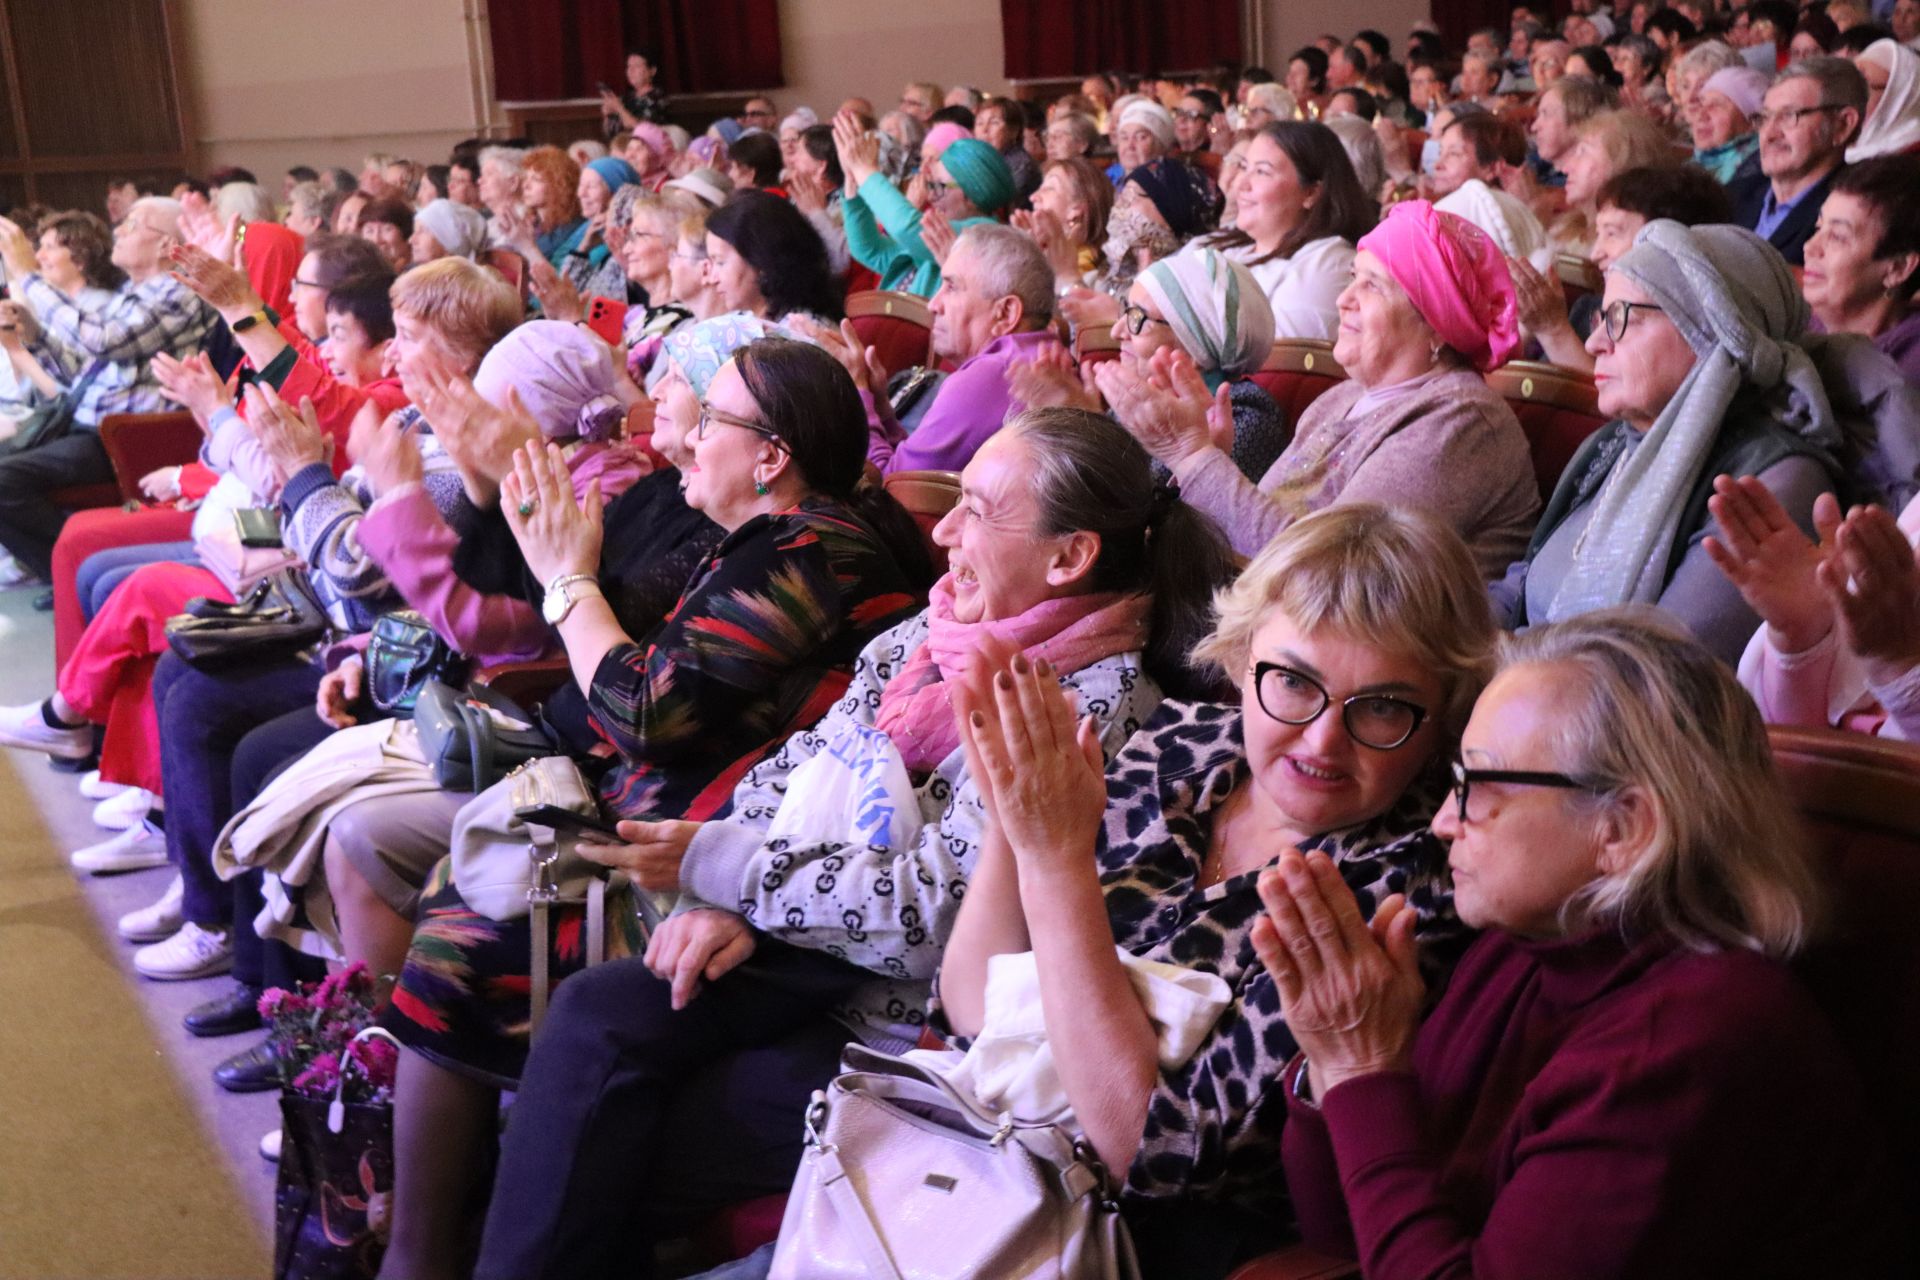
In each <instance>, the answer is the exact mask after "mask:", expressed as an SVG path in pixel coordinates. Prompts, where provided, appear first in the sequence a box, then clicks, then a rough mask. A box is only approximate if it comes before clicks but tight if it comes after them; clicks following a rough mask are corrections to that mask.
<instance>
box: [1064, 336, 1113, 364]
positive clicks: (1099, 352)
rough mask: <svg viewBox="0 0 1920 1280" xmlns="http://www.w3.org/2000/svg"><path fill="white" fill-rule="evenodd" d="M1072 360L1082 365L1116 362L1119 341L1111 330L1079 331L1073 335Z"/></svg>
mask: <svg viewBox="0 0 1920 1280" xmlns="http://www.w3.org/2000/svg"><path fill="white" fill-rule="evenodd" d="M1073 358H1074V359H1075V360H1077V361H1079V362H1080V363H1081V364H1083V365H1086V364H1105V363H1106V362H1107V361H1109V360H1118V359H1119V358H1120V339H1118V338H1116V337H1114V336H1113V330H1111V329H1094V328H1088V329H1080V330H1078V331H1076V332H1075V333H1074V335H1073Z"/></svg>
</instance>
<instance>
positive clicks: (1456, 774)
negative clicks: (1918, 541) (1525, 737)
mask: <svg viewBox="0 0 1920 1280" xmlns="http://www.w3.org/2000/svg"><path fill="white" fill-rule="evenodd" d="M1476 782H1496V783H1505V784H1508V785H1510V786H1516V787H1554V788H1556V789H1558V790H1561V791H1592V790H1594V789H1595V788H1593V787H1592V786H1589V785H1588V784H1587V783H1584V782H1582V781H1580V780H1579V779H1578V778H1571V777H1568V776H1567V775H1566V774H1564V773H1541V772H1539V771H1537V770H1533V769H1469V768H1468V767H1467V766H1466V765H1465V763H1463V762H1462V761H1459V760H1455V761H1454V762H1453V796H1454V803H1455V804H1456V805H1457V806H1458V812H1459V814H1460V822H1461V824H1462V825H1465V824H1466V823H1467V822H1468V821H1470V819H1469V818H1468V817H1467V795H1468V793H1469V792H1470V791H1472V789H1473V784H1474V783H1476ZM1484 820H1485V818H1484V816H1483V817H1482V818H1481V821H1484Z"/></svg>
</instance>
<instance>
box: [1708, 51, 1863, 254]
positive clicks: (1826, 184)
mask: <svg viewBox="0 0 1920 1280" xmlns="http://www.w3.org/2000/svg"><path fill="white" fill-rule="evenodd" d="M1866 115H1867V81H1866V78H1865V77H1864V76H1862V75H1861V74H1860V70H1859V68H1857V67H1855V66H1854V65H1853V64H1852V63H1851V62H1848V61H1847V60H1846V59H1845V58H1805V59H1802V60H1801V61H1799V62H1796V63H1793V64H1792V65H1790V66H1788V68H1787V69H1786V70H1785V71H1782V72H1781V73H1780V78H1779V79H1778V80H1775V81H1774V82H1773V87H1772V88H1770V89H1768V90H1767V96H1766V98H1765V99H1764V103H1763V105H1762V107H1761V109H1760V112H1759V114H1758V115H1757V116H1755V117H1754V119H1755V123H1756V125H1757V126H1758V129H1759V133H1760V172H1759V173H1758V174H1757V175H1754V176H1752V177H1749V178H1747V179H1746V180H1744V181H1740V182H1735V183H1732V184H1729V186H1728V188H1727V194H1728V195H1730V196H1732V197H1733V220H1734V222H1735V223H1737V224H1739V225H1740V226H1743V227H1747V228H1750V229H1751V230H1753V231H1754V232H1756V233H1758V234H1759V235H1760V236H1761V237H1762V238H1764V239H1765V240H1766V241H1767V243H1768V244H1771V245H1772V246H1773V247H1774V248H1776V249H1778V250H1779V251H1780V254H1781V256H1782V257H1784V258H1785V259H1786V260H1787V261H1788V262H1789V263H1790V264H1792V265H1793V266H1796V267H1797V266H1800V265H1801V262H1802V260H1803V254H1804V252H1805V250H1806V245H1807V241H1809V240H1811V239H1812V238H1813V233H1814V229H1815V227H1816V225H1817V224H1818V223H1819V221H1820V207H1821V206H1822V205H1824V204H1825V203H1826V202H1827V191H1828V190H1829V189H1830V188H1831V187H1832V186H1833V179H1834V176H1835V175H1836V174H1838V173H1839V172H1840V167H1841V166H1842V165H1844V164H1845V163H1846V158H1847V144H1848V143H1850V142H1852V141H1853V140H1854V138H1855V137H1856V136H1857V135H1858V134H1859V132H1860V124H1861V121H1863V120H1865V119H1866Z"/></svg>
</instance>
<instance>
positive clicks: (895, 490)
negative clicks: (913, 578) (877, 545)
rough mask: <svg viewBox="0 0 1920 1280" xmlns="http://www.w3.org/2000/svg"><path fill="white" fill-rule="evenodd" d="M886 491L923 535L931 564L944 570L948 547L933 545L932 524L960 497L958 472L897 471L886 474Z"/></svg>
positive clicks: (955, 503)
mask: <svg viewBox="0 0 1920 1280" xmlns="http://www.w3.org/2000/svg"><path fill="white" fill-rule="evenodd" d="M885 483H886V486H887V492H888V493H890V494H892V495H893V496H894V498H895V499H897V500H898V501H899V503H900V505H901V506H903V507H905V508H906V509H907V511H908V513H909V514H911V515H912V516H913V522H914V523H915V524H917V525H919V526H920V532H921V533H922V534H923V535H924V536H925V538H926V542H927V552H928V554H929V555H931V556H932V557H933V567H934V569H935V570H936V571H938V572H940V573H945V572H946V571H947V550H946V548H945V547H940V546H935V545H934V541H933V527H934V526H935V525H937V524H939V523H940V521H941V518H942V517H944V516H945V515H946V514H947V512H949V511H951V510H953V509H954V507H955V506H956V505H958V504H959V501H960V473H959V472H957V471H896V472H894V473H893V474H892V475H890V476H888V477H887V478H886V481H885Z"/></svg>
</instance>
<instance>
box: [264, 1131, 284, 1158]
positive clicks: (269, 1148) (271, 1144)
mask: <svg viewBox="0 0 1920 1280" xmlns="http://www.w3.org/2000/svg"><path fill="white" fill-rule="evenodd" d="M280 1134H281V1130H279V1129H275V1130H272V1131H271V1132H269V1133H268V1134H267V1136H266V1137H264V1138H262V1139H260V1158H261V1159H262V1160H271V1161H273V1162H274V1163H275V1164H278V1163H280Z"/></svg>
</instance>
